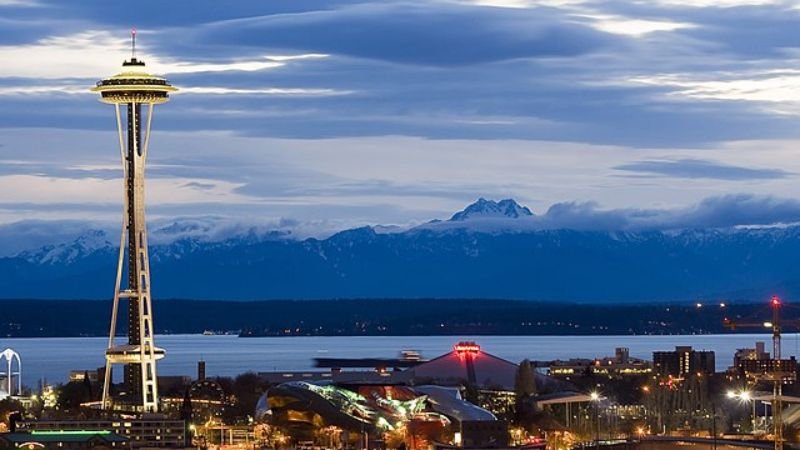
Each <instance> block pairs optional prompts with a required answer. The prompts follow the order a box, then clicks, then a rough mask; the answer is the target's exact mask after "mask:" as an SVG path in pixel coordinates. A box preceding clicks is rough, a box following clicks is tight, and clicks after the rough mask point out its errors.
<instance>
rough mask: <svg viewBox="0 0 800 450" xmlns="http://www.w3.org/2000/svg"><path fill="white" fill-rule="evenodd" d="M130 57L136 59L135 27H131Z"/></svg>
mask: <svg viewBox="0 0 800 450" xmlns="http://www.w3.org/2000/svg"><path fill="white" fill-rule="evenodd" d="M131 59H132V60H135V59H136V27H133V28H131Z"/></svg>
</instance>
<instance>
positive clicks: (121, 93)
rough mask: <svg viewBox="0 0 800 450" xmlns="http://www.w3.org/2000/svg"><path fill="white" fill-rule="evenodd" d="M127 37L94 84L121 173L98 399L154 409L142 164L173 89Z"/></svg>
mask: <svg viewBox="0 0 800 450" xmlns="http://www.w3.org/2000/svg"><path fill="white" fill-rule="evenodd" d="M131 43H132V47H131V48H132V51H131V59H130V60H128V61H125V62H124V63H123V64H122V68H123V71H122V72H121V73H119V74H117V75H114V76H112V77H110V78H106V79H104V80H101V81H99V82H98V83H97V86H95V87H94V88H93V89H92V90H93V91H95V92H98V93H100V101H102V102H103V103H109V104H112V105H114V108H115V111H116V119H117V133H118V135H119V149H120V157H121V159H122V173H123V179H124V196H123V198H124V201H123V211H124V212H123V223H122V233H121V236H120V248H119V259H118V262H117V277H116V285H115V289H114V300H113V306H112V313H111V330H110V333H109V338H108V348H107V349H106V370H105V375H104V384H103V400H102V404H103V408H104V409H108V408H111V407H112V406H114V407H115V408H116V409H129V410H134V411H141V412H154V411H157V410H158V383H157V373H156V361H157V360H159V359H161V358H163V357H164V350H162V349H160V348H158V347H156V346H155V342H154V339H153V334H154V329H153V308H152V299H151V296H150V260H149V257H148V253H147V226H146V224H145V214H144V168H145V163H146V162H147V151H148V145H149V143H150V125H151V123H152V120H153V109H154V107H155V105H158V104H161V103H166V102H167V101H168V100H169V93H170V92H173V91H175V90H176V89H175V88H174V87H172V86H171V85H170V84H169V83H168V82H167V80H165V79H164V78H160V77H157V76H153V75H150V74H148V73H147V72H145V70H144V67H145V64H144V61H140V60H138V59H137V58H136V32H135V31H134V32H133V33H131ZM145 108H146V111H145ZM123 116H124V119H125V120H124V123H123ZM143 128H144V130H143ZM143 131H144V132H143ZM123 280H124V283H125V284H124V285H123ZM121 299H125V300H126V301H127V334H128V339H127V343H125V344H117V342H116V339H115V336H116V333H117V316H118V310H119V304H120V300H121ZM114 364H124V365H125V369H124V379H125V383H124V384H125V389H124V396H122V395H119V396H118V398H117V399H112V396H111V381H112V380H111V366H112V365H114ZM123 399H124V400H123Z"/></svg>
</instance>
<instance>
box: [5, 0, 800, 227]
mask: <svg viewBox="0 0 800 450" xmlns="http://www.w3.org/2000/svg"><path fill="white" fill-rule="evenodd" d="M132 26H135V27H136V28H137V29H138V44H139V55H140V57H141V58H142V59H144V60H145V61H146V62H147V64H148V68H149V69H150V70H151V71H152V72H155V73H158V74H163V75H165V76H167V77H168V78H169V79H170V81H171V82H172V83H173V84H175V85H176V86H178V87H179V88H180V89H181V92H180V93H178V94H176V95H174V97H173V100H172V101H171V102H170V103H168V104H166V105H163V106H160V107H158V108H157V111H156V116H155V121H154V135H153V140H152V142H151V156H150V159H149V161H148V162H149V164H150V166H149V168H148V174H149V178H148V183H149V185H148V199H147V200H148V202H149V213H150V215H151V217H153V218H154V219H156V220H158V219H170V218H173V217H214V218H217V219H219V220H222V221H225V222H226V223H244V224H247V223H258V224H262V225H264V224H266V225H267V226H270V224H272V225H274V226H287V227H294V228H296V229H298V230H300V231H299V234H309V235H313V234H317V233H321V232H325V231H329V230H332V229H338V228H343V227H347V226H353V225H360V224H398V225H408V224H414V223H419V222H420V221H424V220H429V219H432V218H437V217H439V218H443V217H447V216H449V215H450V214H451V213H452V212H453V211H456V210H458V209H461V208H462V207H463V206H464V205H465V204H467V203H469V202H472V201H473V200H475V199H476V198H477V197H480V196H482V197H487V198H498V199H499V198H507V197H512V198H515V199H517V200H518V201H519V202H520V203H523V204H525V205H527V206H529V207H530V208H531V209H532V210H533V211H534V213H536V214H547V216H548V217H549V218H550V222H548V223H552V224H553V226H575V227H583V228H592V227H594V226H597V227H600V228H604V227H606V228H614V227H618V228H626V227H630V226H631V225H630V224H632V223H639V222H641V219H642V218H645V219H647V220H645V221H644V222H646V223H647V224H649V226H664V227H669V226H672V225H675V224H678V225H680V226H718V225H720V226H724V225H736V224H764V223H774V222H784V223H785V222H797V221H800V202H798V201H797V200H795V199H796V198H798V197H800V179H798V174H800V146H798V143H800V33H798V32H797V30H799V29H800V2H798V1H778V0H774V1H771V0H686V1H679V0H641V1H634V0H631V1H627V2H624V1H619V0H612V1H602V0H599V1H593V0H585V1H584V0H540V1H534V0H441V1H437V0H421V1H416V0H408V1H381V2H359V1H345V0H342V1H322V0H311V1H296V0H293V1H247V2H235V1H225V2H221V1H217V0H214V1H197V0H192V1H189V0H187V1H173V2H163V1H156V0H141V1H134V2H114V1H69V2H65V1H56V0H0V223H4V224H9V223H13V222H19V221H41V220H55V221H69V220H74V221H88V222H107V223H112V222H113V221H116V220H118V216H119V214H120V204H121V195H122V194H121V185H120V176H121V170H120V167H119V166H120V163H119V160H118V155H119V153H118V150H117V148H116V147H115V145H116V137H115V134H114V129H113V127H114V118H113V112H112V109H111V107H109V106H108V105H103V104H101V103H99V102H98V101H97V99H96V98H95V95H93V94H92V93H90V92H88V88H89V87H91V85H92V84H93V83H94V82H95V81H96V80H97V79H99V78H102V77H104V76H108V75H111V74H113V73H115V72H117V71H119V69H120V66H119V64H120V63H121V61H122V60H123V59H124V58H126V57H127V56H128V53H129V50H128V46H129V44H128V39H129V36H128V33H129V29H130V28H131V27H132ZM637 221H639V222H637ZM26 223H28V222H26Z"/></svg>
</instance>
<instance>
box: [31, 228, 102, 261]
mask: <svg viewBox="0 0 800 450" xmlns="http://www.w3.org/2000/svg"><path fill="white" fill-rule="evenodd" d="M111 247H112V244H111V242H110V241H109V240H108V235H107V234H106V232H105V231H103V230H87V231H86V232H85V233H83V234H81V235H80V236H78V238H77V239H75V240H73V241H71V242H64V243H60V244H51V245H45V246H44V247H41V248H39V249H37V250H33V251H25V252H22V253H20V254H19V256H20V257H22V258H24V259H26V260H28V261H29V262H33V263H37V264H56V263H62V264H63V263H71V262H73V261H76V260H79V259H81V258H83V257H85V256H87V255H89V254H91V253H94V252H96V251H98V250H100V249H105V248H111Z"/></svg>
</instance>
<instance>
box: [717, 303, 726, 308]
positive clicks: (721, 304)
mask: <svg viewBox="0 0 800 450" xmlns="http://www.w3.org/2000/svg"><path fill="white" fill-rule="evenodd" d="M725 306H727V305H725V302H722V303H720V304H719V307H720V308H724V307H725Z"/></svg>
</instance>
